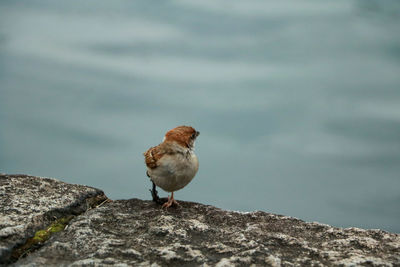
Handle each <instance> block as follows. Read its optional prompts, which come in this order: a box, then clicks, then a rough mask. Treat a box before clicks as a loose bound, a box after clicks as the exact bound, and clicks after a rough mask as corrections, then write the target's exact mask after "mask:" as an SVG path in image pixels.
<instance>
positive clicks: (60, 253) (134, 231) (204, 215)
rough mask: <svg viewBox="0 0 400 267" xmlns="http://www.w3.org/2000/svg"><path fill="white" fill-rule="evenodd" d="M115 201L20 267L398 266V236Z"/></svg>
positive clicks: (185, 205)
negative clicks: (40, 266)
mask: <svg viewBox="0 0 400 267" xmlns="http://www.w3.org/2000/svg"><path fill="white" fill-rule="evenodd" d="M180 204H181V206H180V207H178V208H171V209H169V210H167V211H165V210H163V209H161V208H160V206H158V205H156V204H154V203H153V202H151V201H142V200H139V199H130V200H117V201H114V202H111V203H107V204H105V205H103V206H101V207H98V208H96V209H92V210H89V211H87V212H86V213H84V214H82V215H80V216H77V217H75V218H74V219H73V220H72V221H71V222H70V223H69V225H68V227H67V228H66V229H65V230H64V231H62V232H60V233H58V234H56V235H54V236H52V237H51V238H50V239H49V240H48V242H46V244H45V245H44V246H43V247H42V248H41V249H40V250H38V251H36V252H35V253H33V254H31V255H29V256H28V257H26V258H24V259H22V260H20V261H19V262H18V265H22V266H23V265H32V264H33V265H60V264H65V265H72V266H81V265H119V266H136V265H137V266H193V265H195V266H196V265H203V266H210V265H212V266H234V265H241V266H250V265H252V264H255V265H256V266H399V265H400V235H398V234H392V233H387V232H385V231H381V230H362V229H358V228H348V229H342V228H335V227H331V226H328V225H324V224H319V223H306V222H303V221H301V220H298V219H295V218H292V217H285V216H280V215H274V214H269V213H265V212H259V211H258V212H251V213H239V212H232V211H224V210H220V209H218V208H215V207H212V206H206V205H202V204H197V203H191V202H183V201H181V202H180Z"/></svg>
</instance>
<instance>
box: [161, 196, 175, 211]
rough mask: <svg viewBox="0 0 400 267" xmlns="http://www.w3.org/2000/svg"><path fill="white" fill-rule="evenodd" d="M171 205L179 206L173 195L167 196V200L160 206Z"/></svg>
mask: <svg viewBox="0 0 400 267" xmlns="http://www.w3.org/2000/svg"><path fill="white" fill-rule="evenodd" d="M171 206H179V203H178V202H177V201H176V200H175V199H174V195H172V196H171V197H170V196H168V201H167V202H165V203H164V204H163V205H162V207H163V208H165V209H168V208H169V207H171Z"/></svg>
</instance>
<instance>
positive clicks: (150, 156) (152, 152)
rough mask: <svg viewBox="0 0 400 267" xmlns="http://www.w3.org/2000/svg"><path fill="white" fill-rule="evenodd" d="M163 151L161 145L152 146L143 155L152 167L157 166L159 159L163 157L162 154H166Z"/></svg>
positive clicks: (147, 164) (147, 163)
mask: <svg viewBox="0 0 400 267" xmlns="http://www.w3.org/2000/svg"><path fill="white" fill-rule="evenodd" d="M162 152H163V151H162V149H161V148H160V145H158V146H154V147H151V148H149V149H148V150H147V151H146V152H144V153H143V155H144V159H145V162H146V166H147V167H149V168H150V169H154V168H156V167H157V162H158V160H159V159H161V158H162V156H164V153H162Z"/></svg>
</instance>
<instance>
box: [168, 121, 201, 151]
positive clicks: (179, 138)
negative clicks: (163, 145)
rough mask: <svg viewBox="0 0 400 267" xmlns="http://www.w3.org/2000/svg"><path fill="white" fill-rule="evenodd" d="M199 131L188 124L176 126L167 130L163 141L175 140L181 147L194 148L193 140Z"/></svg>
mask: <svg viewBox="0 0 400 267" xmlns="http://www.w3.org/2000/svg"><path fill="white" fill-rule="evenodd" d="M199 134H200V132H198V131H196V130H195V129H194V128H193V127H190V126H178V127H176V128H174V129H172V130H169V131H168V132H167V133H166V134H165V137H164V141H165V142H176V143H178V144H179V145H181V146H183V147H187V148H189V149H192V148H194V141H195V140H196V138H197V136H199Z"/></svg>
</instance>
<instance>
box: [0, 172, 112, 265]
mask: <svg viewBox="0 0 400 267" xmlns="http://www.w3.org/2000/svg"><path fill="white" fill-rule="evenodd" d="M105 198H106V197H105V196H104V193H103V192H102V191H101V190H99V189H95V188H92V187H87V186H83V185H74V184H67V183H64V182H60V181H57V180H55V179H49V178H40V177H34V176H28V175H5V174H0V199H1V203H0V215H1V216H0V264H4V263H7V262H9V259H10V256H11V252H12V251H13V249H14V248H15V247H17V246H18V245H21V244H23V243H25V242H26V240H27V239H28V238H30V237H32V236H33V235H34V234H35V232H36V231H38V230H40V229H42V228H44V227H46V226H47V225H49V224H50V223H51V222H52V221H54V220H56V219H58V218H61V217H64V216H67V215H78V214H80V213H82V212H84V211H86V210H87V209H88V207H91V206H93V204H94V203H96V202H98V201H100V200H101V199H105Z"/></svg>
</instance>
